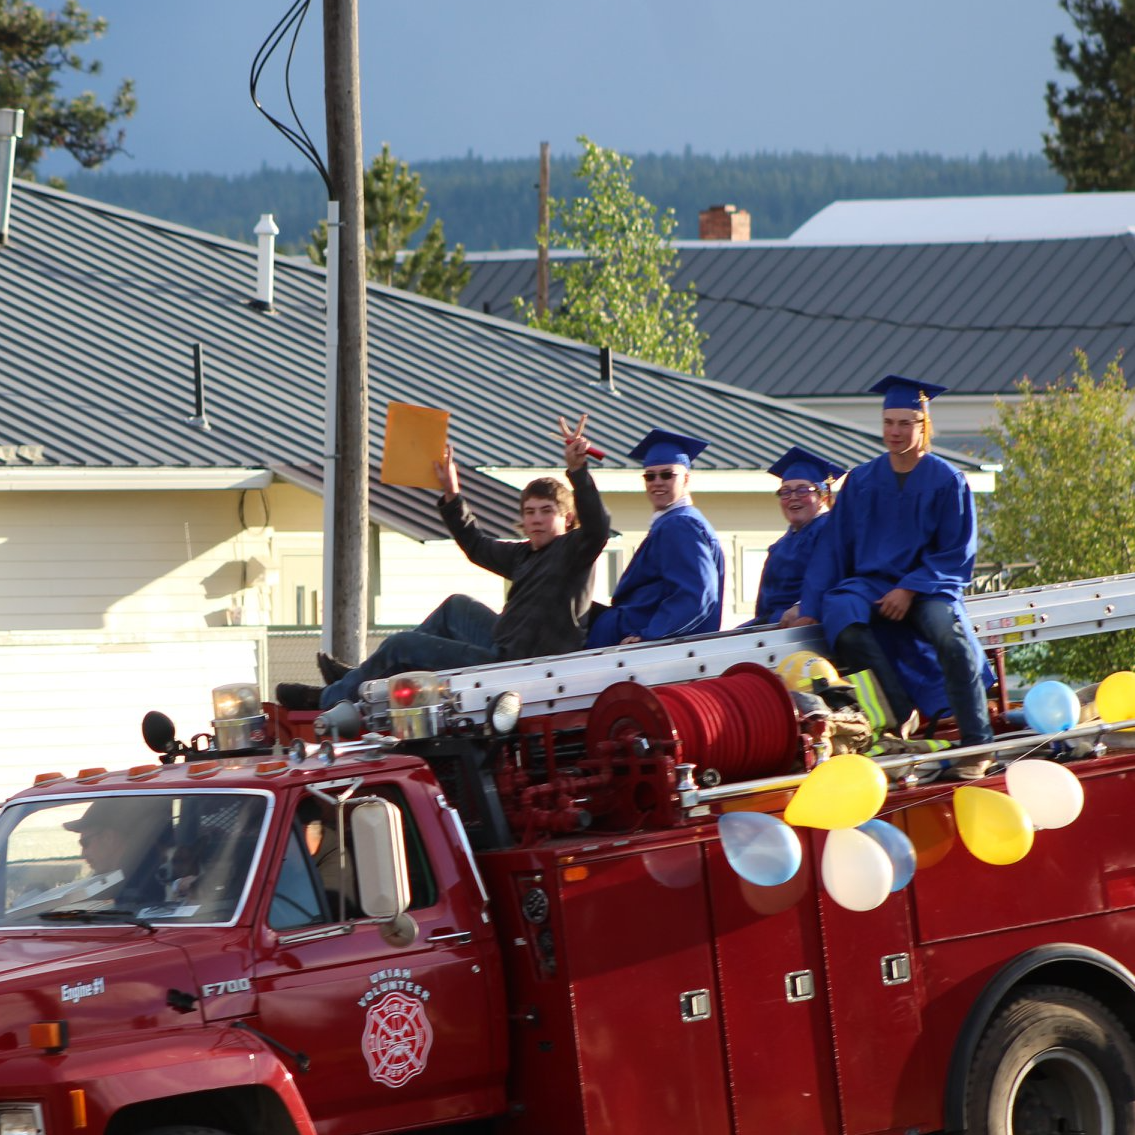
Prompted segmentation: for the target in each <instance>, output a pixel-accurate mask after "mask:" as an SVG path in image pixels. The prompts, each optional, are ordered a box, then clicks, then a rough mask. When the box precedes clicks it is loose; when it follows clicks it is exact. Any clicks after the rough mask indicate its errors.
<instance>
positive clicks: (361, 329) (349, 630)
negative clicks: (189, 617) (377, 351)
mask: <svg viewBox="0 0 1135 1135" xmlns="http://www.w3.org/2000/svg"><path fill="white" fill-rule="evenodd" d="M323 71H324V80H323V82H324V99H325V102H326V108H327V166H328V173H329V174H330V177H331V184H332V187H333V193H332V196H333V199H334V200H335V201H337V202H338V204H339V256H338V281H339V284H338V309H339V310H338V322H337V328H338V346H337V351H336V363H337V366H336V370H337V381H336V384H335V395H336V396H335V412H334V422H335V430H334V435H335V436H334V438H333V439H331V437H330V434H331V431H330V428H329V429H328V436H329V439H330V440H331V441H332V448H333V451H334V458H335V460H334V462H333V464H334V469H335V476H334V486H331V485H326V484H325V485H324V492H325V493H327V492H330V491H332V489H333V491H334V517H333V521H332V532H331V533H325V537H324V538H325V540H326V539H327V537H328V536H330V538H331V541H332V544H331V547H330V548H328V547H326V546H325V547H324V549H323V555H324V561H325V563H326V561H327V560H328V559H330V561H331V569H330V572H328V571H326V570H325V572H324V581H325V583H324V596H323V625H324V634H323V648H324V650H329V651H330V652H331V653H332V654H334V655H335V657H336V658H341V659H343V660H344V661H345V662H349V663H351V664H357V663H358V662H361V661H362V659H363V658H364V657H365V656H366V653H367V651H366V641H367V639H366V632H367V624H368V622H369V619H368V611H367V596H368V594H369V592H368V588H367V565H368V558H369V543H370V485H369V480H370V452H369V426H370V421H369V401H368V392H367V334H366V260H365V254H364V234H363V133H362V112H361V110H360V97H359V10H358V0H323ZM327 235H328V243H329V246H330V241H331V239H332V235H333V234H332V233H331V232H330V231H329V232H328V234H327ZM332 268H333V266H332V264H331V263H330V261H329V263H328V271H329V272H330V271H332ZM328 578H330V580H331V587H330V590H328V588H327V583H326V581H327V580H328ZM328 624H330V634H328V629H329V628H328Z"/></svg>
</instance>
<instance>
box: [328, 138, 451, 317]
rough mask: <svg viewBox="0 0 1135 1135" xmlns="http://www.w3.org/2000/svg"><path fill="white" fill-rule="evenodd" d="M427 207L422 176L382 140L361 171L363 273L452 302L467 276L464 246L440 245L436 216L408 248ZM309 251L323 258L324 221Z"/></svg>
mask: <svg viewBox="0 0 1135 1135" xmlns="http://www.w3.org/2000/svg"><path fill="white" fill-rule="evenodd" d="M429 214H430V207H429V204H428V203H427V202H426V191H425V189H424V188H423V187H422V181H421V178H420V177H419V176H418V175H417V174H416V173H411V172H410V167H409V166H408V165H407V164H406V162H400V161H398V160H397V159H396V158H395V157H394V156H393V155H392V154H391V153H390V146H389V145H388V144H387V143H385V142H384V143H383V144H382V153H381V154H379V155H378V157H376V158H375V159H374V161H373V162H372V163H371V166H370V169H368V170H364V172H363V224H364V226H365V228H366V268H367V277H368V278H369V279H371V280H377V281H378V282H379V283H380V284H388V285H390V286H392V287H395V288H402V289H404V290H405V291H408V292H417V293H418V294H419V295H423V296H429V297H430V298H431V299H437V300H446V301H447V302H449V303H456V302H457V297H458V296H459V295H460V294H461V291H462V289H463V288H464V287H465V285H466V284H467V283H468V282H469V267H468V265H467V264H466V263H465V248H464V246H463V245H460V244H457V245H454V247H453V251H452V252H449V251H448V250H447V249H446V246H445V229H444V227H443V226H442V223H441V221H440V220H436V221H434V223H433V224H432V225H431V226H430V227H429V229H428V230H427V232H426V234H425V236H424V237H423V238H422V242H421V244H419V245H418V247H417V248H415V249H413V250H411V251H407V249H409V245H410V241H411V240H412V239H413V237H414V234H415V233H416V232H417V231H418V230H419V229H420V228H421V227H422V226H423V225H424V224H425V223H426V220H427V219H428V218H429ZM308 255H310V256H311V258H312V260H314V261H315V262H316V263H317V264H323V263H326V258H327V222H326V221H323V222H320V226H319V228H318V229H317V230H316V231H315V232H313V233H312V234H311V243H310V244H309V245H308Z"/></svg>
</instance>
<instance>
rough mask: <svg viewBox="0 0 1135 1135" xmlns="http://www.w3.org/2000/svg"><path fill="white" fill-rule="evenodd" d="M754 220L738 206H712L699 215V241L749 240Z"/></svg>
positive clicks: (746, 211) (745, 210)
mask: <svg viewBox="0 0 1135 1135" xmlns="http://www.w3.org/2000/svg"><path fill="white" fill-rule="evenodd" d="M752 220H753V219H752V217H750V216H749V212H748V210H747V209H738V208H737V206H736V205H710V207H709V208H708V209H703V210H702V211H701V212H700V213H699V214H698V240H749V239H750V237H749V231H750V228H751V226H752Z"/></svg>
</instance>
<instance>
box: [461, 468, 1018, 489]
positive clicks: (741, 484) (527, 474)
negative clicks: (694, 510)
mask: <svg viewBox="0 0 1135 1135" xmlns="http://www.w3.org/2000/svg"><path fill="white" fill-rule="evenodd" d="M590 468H591V476H592V478H593V480H594V481H595V484H596V486H597V487H598V489H599V491H600V492H601V493H637V492H642V473H641V472H640V471H639V470H638V469H599V468H596V467H595V466H594V465H592V466H591V467H590ZM999 468H1000V467H998V469H999ZM998 469H993V468H989V469H987V470H985V471H983V472H980V473H978V472H970V471H969V470H967V471H966V474H965V477H966V482H967V483H968V484H969V487H970V488H971V489H972V490H973V491H974V492H975V493H991V492H993V490H994V488H995V487H996V473H997V471H998ZM477 471H478V472H479V473H484V474H485V475H486V476H488V477H493V478H495V479H496V480H498V481H501V482H503V483H504V484H506V485H510V486H511V487H512V488H514V489H523V488H524V486H525V485H527V484H528V482H529V481H533V480H535V479H536V478H537V477H559V478H560V479H561V480H562V479H564V470H563V469H559V468H556V469H517V468H505V467H503V466H493V465H481V466H478V468H477ZM841 484H842V480H841V481H836V483H835V489H836V492H838V491H839V489H840V486H841ZM779 488H780V478H779V477H774V476H772V475H771V474H769V473H766V472H765V471H764V470H763V469H698V468H697V466H696V465H695V466H694V469H693V491H694V492H698V493H775V492H776V490H777V489H779Z"/></svg>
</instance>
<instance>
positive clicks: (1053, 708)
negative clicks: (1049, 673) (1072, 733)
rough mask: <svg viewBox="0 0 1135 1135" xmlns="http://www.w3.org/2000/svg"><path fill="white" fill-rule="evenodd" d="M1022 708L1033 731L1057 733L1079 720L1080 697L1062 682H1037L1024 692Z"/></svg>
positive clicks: (1069, 727)
mask: <svg viewBox="0 0 1135 1135" xmlns="http://www.w3.org/2000/svg"><path fill="white" fill-rule="evenodd" d="M1022 708H1023V709H1024V711H1025V722H1026V723H1027V724H1028V727H1029V728H1030V729H1032V730H1033V731H1034V732H1035V733H1059V732H1061V731H1062V730H1064V729H1071V728H1072V726H1073V725H1075V724H1076V722H1078V721H1079V720H1080V699H1079V698H1077V697H1076V691H1075V690H1073V689H1072V687H1071V686H1067V685H1065V684H1064V683H1063V682H1038V683H1037V684H1036V685H1035V686H1033V688H1032V689H1031V690H1029V692H1028V693H1027V694H1025V700H1024V703H1023V705H1022Z"/></svg>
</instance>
